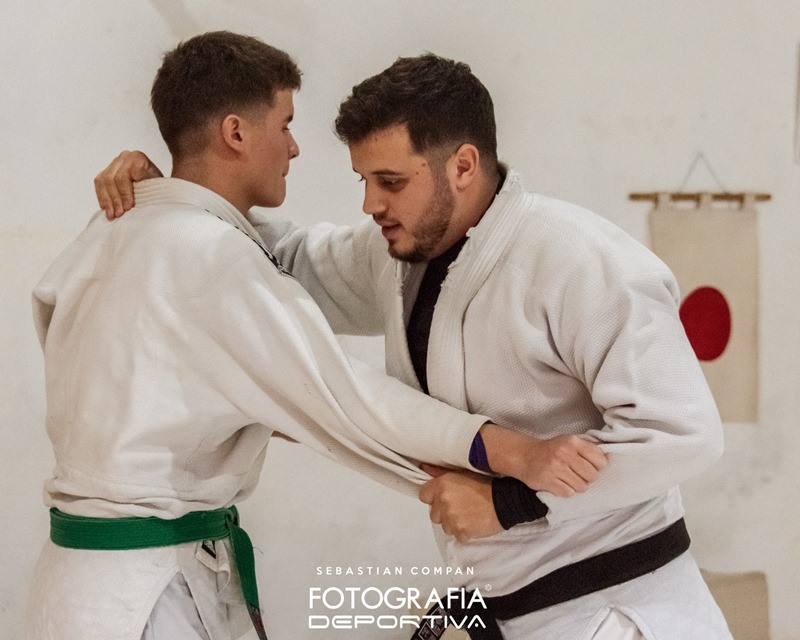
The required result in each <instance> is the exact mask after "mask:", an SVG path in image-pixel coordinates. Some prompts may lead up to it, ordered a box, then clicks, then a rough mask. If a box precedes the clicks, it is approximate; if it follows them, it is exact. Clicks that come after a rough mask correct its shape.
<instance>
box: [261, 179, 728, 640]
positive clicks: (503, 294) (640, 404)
mask: <svg viewBox="0 0 800 640" xmlns="http://www.w3.org/2000/svg"><path fill="white" fill-rule="evenodd" d="M254 226H255V228H256V230H257V231H258V232H259V233H260V234H261V235H262V238H264V241H265V244H266V245H267V246H268V247H271V248H272V250H273V251H274V252H275V254H276V255H277V256H278V258H279V259H280V260H281V262H282V263H283V264H285V265H286V266H287V268H288V269H290V271H291V272H292V273H293V274H294V276H295V277H297V278H298V280H300V282H302V283H303V285H304V286H305V288H306V289H307V290H308V291H309V292H310V293H311V295H312V296H314V299H315V300H316V301H317V302H318V304H319V305H320V307H321V309H322V310H323V312H324V313H325V316H326V318H327V319H328V320H329V322H330V323H331V326H332V327H333V328H334V330H335V331H336V332H338V333H343V334H349V333H353V334H384V335H385V337H386V369H387V371H388V372H389V373H390V374H391V375H394V376H396V377H398V378H399V379H401V380H403V381H405V382H406V383H408V384H409V385H414V386H417V387H419V382H418V380H417V378H416V374H415V372H414V368H413V365H412V363H411V359H410V356H409V352H408V344H407V342H406V334H405V331H406V324H407V321H408V317H409V314H410V312H411V309H412V307H413V303H414V300H415V299H416V295H417V291H418V289H419V285H420V282H421V279H422V276H423V274H424V272H425V267H426V265H425V264H424V263H422V264H408V263H403V262H400V261H397V260H394V259H392V258H391V257H390V256H389V255H388V253H387V246H386V241H385V240H384V238H383V237H382V236H381V233H380V228H379V227H378V226H377V225H376V224H374V222H373V221H372V220H371V219H364V220H363V221H362V223H361V224H359V225H358V226H357V227H336V226H334V225H330V224H323V225H316V226H314V227H310V228H306V229H299V228H297V227H296V226H294V225H292V224H291V223H287V222H279V221H276V220H275V219H274V218H271V217H270V218H269V219H267V218H261V219H258V220H255V224H254ZM467 236H468V239H467V242H466V243H465V245H464V247H463V248H462V250H461V252H460V254H459V256H458V257H457V258H456V259H455V261H454V262H453V263H452V265H451V266H450V269H449V272H448V274H447V277H446V279H445V281H444V282H443V284H442V288H441V293H440V295H439V298H438V301H437V303H436V307H435V310H434V314H433V320H432V324H431V331H430V341H429V345H428V360H427V377H428V385H429V388H430V393H431V395H432V396H434V397H436V398H438V399H440V400H442V401H444V402H447V403H448V404H451V405H453V406H456V407H459V408H462V409H465V410H473V411H479V412H481V413H484V414H486V415H490V416H492V419H493V420H494V421H495V422H497V423H498V424H503V425H509V426H512V427H514V428H517V429H519V430H520V431H522V432H526V433H530V434H532V435H535V436H537V437H539V438H551V437H555V436H559V435H566V434H586V435H589V436H591V437H593V438H595V439H596V440H597V441H598V442H599V443H600V445H601V447H602V448H603V450H604V451H606V453H607V454H608V456H609V464H608V466H607V467H606V468H605V469H604V471H603V473H601V474H600V477H599V478H598V480H597V481H596V482H595V483H593V484H592V485H591V487H590V488H589V490H588V491H586V492H585V493H583V494H579V495H576V496H573V497H571V498H558V497H555V496H553V495H551V494H548V493H546V492H539V497H540V498H541V500H542V501H543V502H545V503H546V504H547V506H548V508H549V513H548V515H547V518H546V519H544V520H540V521H536V522H531V523H527V524H521V525H517V526H515V527H512V528H511V529H509V530H508V531H504V532H502V533H500V534H498V535H495V536H492V537H489V538H485V539H480V540H471V541H468V542H465V543H459V542H458V541H457V540H455V538H452V537H449V536H446V535H444V534H443V533H442V532H441V529H440V528H435V532H436V534H437V541H438V542H439V546H440V549H441V550H442V554H443V557H444V559H445V562H446V563H447V564H448V565H449V566H457V567H472V568H473V569H474V574H473V575H471V576H466V585H465V586H466V587H468V588H470V589H476V588H477V589H480V590H481V591H482V592H483V591H484V589H485V587H486V585H491V587H492V590H491V594H490V595H492V596H498V595H506V594H509V593H512V592H514V591H516V590H517V589H520V588H521V587H523V586H525V585H527V584H529V583H531V582H533V581H534V580H536V579H538V578H541V577H543V576H545V575H547V574H549V573H551V572H553V571H555V570H557V569H559V568H561V567H564V566H566V565H569V564H572V563H575V562H578V561H580V560H583V559H586V558H590V557H594V556H597V555H599V554H602V553H604V552H606V551H610V550H613V549H617V548H619V547H621V546H624V545H628V544H632V543H635V542H638V541H640V540H643V539H645V538H648V537H650V536H653V535H654V534H657V533H659V532H661V531H663V530H664V529H666V528H667V527H668V526H670V525H671V524H673V523H675V522H676V521H677V520H679V519H680V518H681V517H682V516H683V515H684V510H683V506H682V503H681V497H680V492H679V490H678V486H677V485H678V484H679V483H680V482H682V481H684V480H685V479H687V478H689V477H691V476H693V475H695V474H697V473H699V472H700V471H702V470H704V469H705V468H706V467H707V466H708V465H709V464H711V463H712V462H713V461H715V460H716V459H717V458H718V457H719V456H720V455H721V453H722V444H723V443H722V424H721V422H720V418H719V414H718V412H717V409H716V406H715V404H714V400H713V398H712V396H711V393H710V391H709V389H708V385H707V384H706V382H705V379H704V377H703V374H702V371H701V369H700V366H699V363H698V362H697V358H696V357H695V355H694V352H693V350H692V348H691V345H690V344H689V342H688V340H687V338H686V334H685V331H684V330H683V326H682V324H681V322H680V318H679V316H678V301H679V292H678V288H677V284H676V282H675V278H674V276H673V275H672V273H671V272H670V270H669V269H668V268H667V267H666V265H664V263H663V262H662V261H660V260H659V259H658V258H657V257H656V256H655V255H653V254H652V252H650V251H649V250H648V249H647V248H646V247H644V246H643V245H641V243H639V242H637V241H635V240H634V239H633V238H631V237H630V236H628V235H627V234H626V233H624V232H623V231H622V230H620V229H619V228H617V227H615V226H614V225H612V224H611V223H609V222H608V221H606V220H604V219H603V218H601V217H600V216H598V215H596V214H594V213H592V212H590V211H587V210H585V209H583V208H581V207H578V206H576V205H572V204H569V203H566V202H562V201H558V200H554V199H552V198H547V197H545V196H542V195H539V194H535V193H531V192H528V191H526V190H525V189H524V188H523V186H522V184H521V181H520V179H519V176H518V175H517V174H516V173H515V172H513V171H509V172H508V175H507V177H506V179H505V182H504V184H503V186H502V189H501V190H500V192H499V193H498V195H497V196H496V197H495V200H494V202H493V203H492V205H491V206H490V207H489V209H488V210H487V211H486V213H485V214H484V216H483V217H482V219H481V220H480V221H479V223H478V224H477V225H476V226H475V227H473V228H472V229H470V230H469V231H468V232H467ZM686 557H687V558H689V561H688V562H690V563H691V566H689V565H688V564H687V565H686V566H687V567H688V568H686V571H687V572H688V574H690V578H691V579H690V580H687V581H684V582H685V583H686V584H687V585H688V586H690V587H691V588H692V593H693V594H694V597H696V600H697V601H698V602H701V603H704V604H703V605H701V606H704V607H706V609H707V611H706V612H701V613H700V614H699V615H700V620H701V622H699V623H698V624H699V625H700V627H701V628H703V629H706V626H705V624H704V623H703V622H702V620H705V619H707V618H709V616H710V618H713V619H715V620H716V621H717V623H718V624H717V625H716V627H715V629H716V630H715V631H714V632H709V633H708V635H702V636H700V637H703V638H704V640H710V639H714V640H716V639H723V638H728V637H729V634H728V632H727V629H726V626H725V624H724V620H722V616H721V614H719V610H718V607H717V606H716V603H714V601H713V599H712V598H711V597H710V595H709V594H708V590H707V589H705V587H704V585H702V584H701V582H698V581H697V580H698V579H699V578H700V576H699V573H698V572H697V568H696V566H694V561H693V560H691V556H688V555H687V556H686ZM692 567H693V568H692ZM659 571H660V573H659V572H656V574H655V575H656V576H659V575H666V572H664V571H661V570H659ZM639 580H642V581H646V580H647V576H643V577H642V578H639V579H637V580H634V581H632V582H638V581H639ZM622 586H624V585H622ZM629 586H630V585H629ZM619 593H620V594H621V595H623V592H622V591H620V592H619ZM628 595H630V594H628ZM660 595H661V596H662V603H661V605H660V607H661V609H658V608H654V607H651V608H648V609H647V615H648V616H649V619H648V620H646V622H647V623H648V624H649V625H650V628H651V631H652V633H653V637H655V638H659V639H667V638H669V639H672V638H676V640H677V638H680V640H685V639H686V638H691V637H693V636H691V635H684V636H674V635H671V634H672V631H673V629H674V626H673V625H672V623H671V622H670V616H666V615H665V616H661V615H660V613H659V611H661V610H662V609H663V610H665V611H666V610H670V611H671V613H672V614H674V615H675V616H678V617H680V616H681V615H682V611H683V609H684V605H685V602H684V601H683V596H684V594H679V593H675V594H673V593H671V592H670V591H669V590H666V591H661V592H660ZM587 602H588V603H590V604H589V605H587V606H588V608H586V609H584V608H583V606H584V603H587ZM592 602H593V601H591V600H584V599H582V598H579V599H577V600H576V601H574V602H573V603H572V604H571V605H569V603H565V604H564V605H557V606H556V607H551V609H553V610H556V609H558V610H560V611H561V613H562V614H563V615H564V617H565V619H569V618H570V617H572V616H573V613H574V612H575V609H574V607H575V606H578V607H579V608H580V610H579V612H578V613H579V615H580V616H584V615H586V614H587V612H588V613H589V614H590V615H589V619H587V620H586V621H585V624H588V623H589V620H590V619H592V618H593V617H594V616H595V615H600V613H601V612H602V611H603V610H604V609H605V608H606V606H607V605H606V603H601V604H599V608H596V609H592V606H591V603H592ZM611 604H612V605H613V604H615V603H613V602H612V603H611ZM620 604H622V603H620ZM562 607H563V608H562ZM570 607H573V608H570ZM548 611H549V609H548ZM707 614H708V615H707ZM542 615H546V613H544V612H537V613H534V614H531V616H532V617H530V618H528V616H523V617H522V618H520V619H518V620H515V621H513V622H511V623H504V624H505V627H506V628H508V629H512V628H513V629H518V626H517V625H525V626H526V627H527V630H523V629H519V630H518V631H514V634H513V635H512V636H511V637H514V638H517V637H518V638H520V639H522V638H525V640H533V639H539V638H541V639H542V640H552V638H553V637H557V636H549V635H547V633H543V634H542V633H539V631H537V626H536V624H532V621H534V620H536V621H539V620H540V617H541V616H542ZM553 624H555V623H553ZM573 631H574V633H573ZM509 633H511V632H510V631H509ZM580 633H581V629H577V631H576V630H575V629H574V628H570V631H569V632H568V633H566V634H565V635H564V636H563V637H565V638H570V640H573V639H574V638H576V637H580ZM704 633H705V631H704Z"/></svg>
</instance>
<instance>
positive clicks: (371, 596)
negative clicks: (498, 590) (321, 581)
mask: <svg viewBox="0 0 800 640" xmlns="http://www.w3.org/2000/svg"><path fill="white" fill-rule="evenodd" d="M308 607H309V609H311V611H314V612H320V613H312V614H310V615H309V616H308V628H309V629H358V628H362V627H377V628H379V629H402V628H403V627H409V628H414V629H416V628H419V627H420V626H421V625H422V624H424V623H426V622H427V623H428V624H429V625H430V626H432V627H438V628H446V627H450V626H452V627H455V628H456V629H475V628H482V629H485V628H486V625H485V623H484V622H483V620H482V619H481V617H480V615H476V614H475V613H469V612H467V613H460V614H458V615H451V614H448V613H446V612H447V611H450V610H451V609H453V608H455V609H457V610H459V611H462V612H463V611H465V610H472V611H476V610H477V611H478V612H479V613H480V612H482V611H485V610H486V602H485V601H484V600H483V596H482V595H481V592H480V590H479V589H475V591H469V592H468V591H466V590H465V589H463V588H457V587H449V588H448V589H447V590H446V591H445V592H443V593H442V594H441V595H440V594H439V592H438V591H437V590H436V589H433V590H432V591H431V593H430V594H429V595H428V596H427V598H426V597H423V596H422V593H421V592H420V590H419V589H415V588H414V587H408V588H401V587H390V588H388V589H378V588H377V587H366V588H363V587H345V588H339V587H328V588H327V589H323V588H321V587H311V588H309V591H308ZM382 607H385V608H388V609H391V610H393V611H414V610H416V611H428V613H427V614H425V615H414V614H410V613H404V614H398V615H388V614H387V615H374V614H367V613H359V614H356V613H344V612H343V610H344V611H348V610H349V611H355V610H362V611H363V610H367V611H375V610H376V609H380V608H382ZM322 612H324V613H322ZM334 612H335V613H334Z"/></svg>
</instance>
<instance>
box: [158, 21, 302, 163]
mask: <svg viewBox="0 0 800 640" xmlns="http://www.w3.org/2000/svg"><path fill="white" fill-rule="evenodd" d="M300 75H301V73H300V69H298V67H297V65H296V64H295V62H294V61H293V60H292V58H291V57H290V56H289V55H288V54H287V53H285V52H283V51H281V50H280V49H276V48H275V47H272V46H270V45H268V44H265V43H264V42H262V41H261V40H259V39H258V38H253V37H250V36H244V35H241V34H238V33H231V32H230V31H212V32H209V33H204V34H201V35H198V36H195V37H193V38H190V39H189V40H186V41H185V42H182V43H180V44H179V45H178V46H177V47H176V48H175V49H173V50H172V51H170V52H168V53H167V54H166V55H165V56H164V61H163V63H162V64H161V68H160V69H159V70H158V73H157V74H156V78H155V81H154V82H153V88H152V91H151V93H150V104H151V105H152V107H153V112H154V113H155V116H156V120H157V121H158V128H159V129H160V131H161V135H162V137H163V138H164V142H166V143H167V147H169V150H170V152H171V153H172V155H173V156H176V157H180V156H184V155H189V154H192V153H196V152H198V151H200V150H201V149H202V148H203V147H204V146H205V144H206V143H207V135H206V125H207V123H208V121H209V120H210V119H211V118H213V117H215V116H221V115H225V114H227V113H235V112H237V111H247V110H249V109H254V108H259V107H262V106H267V107H271V106H274V104H275V92H276V91H277V90H281V89H292V90H296V89H299V88H300Z"/></svg>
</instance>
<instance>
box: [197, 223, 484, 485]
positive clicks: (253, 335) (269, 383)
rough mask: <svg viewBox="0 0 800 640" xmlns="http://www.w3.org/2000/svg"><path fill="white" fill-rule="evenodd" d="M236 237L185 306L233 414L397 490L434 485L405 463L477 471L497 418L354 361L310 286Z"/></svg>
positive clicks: (201, 358)
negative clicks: (483, 435) (472, 453)
mask: <svg viewBox="0 0 800 640" xmlns="http://www.w3.org/2000/svg"><path fill="white" fill-rule="evenodd" d="M228 237H229V238H232V242H233V243H234V245H235V246H234V247H233V248H225V247H222V246H221V247H220V252H221V253H227V254H229V255H230V254H232V252H233V255H239V257H238V258H237V259H235V260H234V261H232V262H230V263H229V264H228V265H226V266H224V268H218V269H217V272H216V273H215V274H213V278H212V279H211V280H210V281H209V283H208V286H207V287H206V288H205V289H204V291H203V293H202V294H201V295H195V296H193V297H192V299H190V300H184V301H182V306H183V307H184V308H185V310H186V312H187V313H186V316H187V318H188V320H187V323H186V335H184V336H182V337H181V339H183V340H186V341H187V342H188V344H189V345H191V344H192V343H196V344H197V345H202V346H203V352H202V354H199V355H198V356H197V366H198V367H200V368H201V369H202V371H203V375H206V376H209V377H210V378H211V380H210V384H209V385H208V386H209V387H211V388H214V389H217V390H218V391H219V393H220V395H221V396H224V397H226V398H227V400H228V402H229V403H230V405H231V410H232V411H238V412H240V413H241V414H242V415H243V416H246V417H247V418H249V419H250V421H251V422H259V423H262V424H264V425H266V426H268V427H269V428H271V429H273V430H277V431H280V432H282V433H284V434H286V435H288V436H290V437H292V438H294V439H296V440H298V441H300V442H302V443H304V444H306V445H308V446H310V447H312V448H313V449H315V450H316V451H318V452H320V453H322V454H324V455H327V456H328V457H331V458H334V459H336V460H338V461H340V462H343V463H345V464H347V465H349V466H351V467H354V468H356V469H357V470H358V471H361V472H363V473H366V474H367V475H370V476H372V477H374V478H376V479H378V480H379V481H381V482H384V483H385V484H389V485H392V486H395V487H396V488H397V475H398V474H399V475H400V476H401V477H403V478H405V479H407V480H410V481H412V482H416V483H419V482H422V481H424V480H426V479H427V478H428V476H427V475H426V474H424V473H422V472H421V471H420V470H419V468H418V467H417V465H416V464H414V462H412V461H409V460H407V459H406V458H405V457H407V458H411V459H412V460H426V461H429V462H433V463H436V464H442V465H447V466H459V467H466V468H471V467H470V465H469V460H468V457H469V449H470V445H471V443H472V440H473V438H474V436H475V434H476V433H477V431H478V429H479V428H480V426H481V425H482V424H483V423H484V422H486V421H487V420H488V418H486V417H484V416H477V415H470V414H467V413H464V412H462V411H459V410H457V409H454V408H452V407H450V406H448V405H446V404H444V403H442V402H439V401H437V400H435V399H433V398H430V397H428V396H426V395H425V394H423V393H422V392H419V391H416V390H414V389H412V388H411V387H408V386H406V385H404V384H402V383H401V382H399V381H398V380H396V379H394V378H391V377H389V376H387V375H385V374H384V373H382V372H380V371H379V370H377V369H374V368H371V367H369V366H367V365H366V364H364V363H362V362H360V361H358V360H356V359H354V358H350V357H348V356H347V355H346V354H345V353H344V351H343V350H342V349H341V347H340V346H339V343H338V342H337V340H336V338H335V336H334V334H333V332H332V331H331V328H330V326H329V325H328V324H327V322H326V321H325V318H324V317H323V315H322V313H321V311H320V309H319V307H318V306H317V305H316V304H315V303H314V301H313V300H312V299H311V297H310V296H309V295H308V293H307V292H306V291H305V290H304V289H303V288H302V287H301V286H300V284H299V283H298V282H297V281H296V280H295V279H294V278H292V277H291V276H288V275H285V274H283V273H281V272H280V271H279V270H278V269H276V267H275V266H274V265H273V264H272V263H271V262H270V261H269V260H268V259H267V258H266V257H265V256H264V254H263V253H262V252H261V250H260V249H259V248H258V246H257V245H256V244H255V243H253V242H251V241H250V240H249V239H247V238H246V237H245V236H244V235H243V234H240V233H239V232H238V231H236V232H235V233H233V234H228ZM223 244H224V243H223ZM403 456H405V457H403ZM393 474H394V475H393ZM406 488H407V489H409V487H406Z"/></svg>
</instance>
